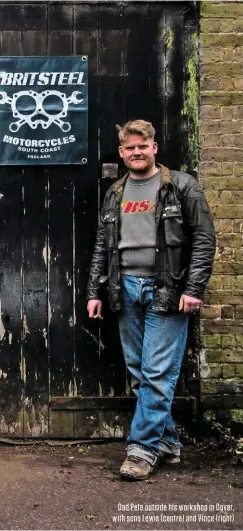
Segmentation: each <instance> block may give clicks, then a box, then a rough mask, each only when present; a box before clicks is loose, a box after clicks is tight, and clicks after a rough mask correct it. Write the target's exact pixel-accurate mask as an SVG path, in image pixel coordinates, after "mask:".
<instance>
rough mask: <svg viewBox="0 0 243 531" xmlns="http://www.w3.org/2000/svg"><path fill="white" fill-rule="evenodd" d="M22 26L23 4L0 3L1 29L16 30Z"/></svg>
mask: <svg viewBox="0 0 243 531" xmlns="http://www.w3.org/2000/svg"><path fill="white" fill-rule="evenodd" d="M21 26H22V6H21V5H17V4H15V5H9V3H8V2H1V4H0V31H16V30H17V29H20V27H21Z"/></svg>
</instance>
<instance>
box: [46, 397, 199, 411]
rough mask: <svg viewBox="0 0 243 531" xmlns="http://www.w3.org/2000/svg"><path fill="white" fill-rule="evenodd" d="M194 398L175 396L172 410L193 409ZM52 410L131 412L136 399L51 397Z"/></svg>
mask: <svg viewBox="0 0 243 531" xmlns="http://www.w3.org/2000/svg"><path fill="white" fill-rule="evenodd" d="M194 402H195V398H194V397H193V396H183V397H181V396H179V397H178V396H177V397H175V399H174V401H173V409H174V410H180V409H183V408H186V409H187V410H189V409H191V408H193V407H194ZM49 405H50V408H51V409H53V410H56V409H58V410H69V409H70V410H73V411H85V410H87V411H89V410H98V411H132V410H133V408H134V407H135V405H136V398H135V397H133V396H130V397H128V396H112V397H110V396H105V397H103V396H96V397H94V396H90V397H79V396H74V397H71V398H69V397H65V396H63V397H61V396H53V397H52V398H51V399H50V402H49Z"/></svg>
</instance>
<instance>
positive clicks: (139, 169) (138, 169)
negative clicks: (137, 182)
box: [128, 159, 153, 175]
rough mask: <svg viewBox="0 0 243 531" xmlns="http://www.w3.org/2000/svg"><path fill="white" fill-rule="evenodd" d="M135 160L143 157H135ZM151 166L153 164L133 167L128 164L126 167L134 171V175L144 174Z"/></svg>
mask: <svg viewBox="0 0 243 531" xmlns="http://www.w3.org/2000/svg"><path fill="white" fill-rule="evenodd" d="M136 160H143V159H136ZM152 166H153V164H147V165H146V166H145V167H144V168H133V167H132V166H128V169H129V170H130V171H131V172H132V173H134V175H145V174H146V173H148V172H149V171H150V170H151V168H152Z"/></svg>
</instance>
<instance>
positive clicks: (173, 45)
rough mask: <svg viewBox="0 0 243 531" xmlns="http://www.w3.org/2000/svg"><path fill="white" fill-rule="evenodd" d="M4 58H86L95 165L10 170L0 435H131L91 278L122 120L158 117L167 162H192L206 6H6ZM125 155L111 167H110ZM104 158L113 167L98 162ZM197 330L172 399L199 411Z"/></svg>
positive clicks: (4, 215) (1, 242)
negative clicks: (95, 315)
mask: <svg viewBox="0 0 243 531" xmlns="http://www.w3.org/2000/svg"><path fill="white" fill-rule="evenodd" d="M0 31H1V49H0V52H1V55H4V56H9V55H20V56H26V55H50V56H51V55H53V56H56V55H59V56H62V55H88V58H89V157H88V160H89V162H88V165H87V166H86V167H83V166H80V167H77V166H75V167H72V166H70V167H66V166H56V167H48V166H46V167H43V166H42V167H38V166H29V167H10V166H9V167H8V166H5V167H3V166H2V167H0V234H1V237H0V257H1V259H0V288H1V291H0V294H1V320H0V401H1V415H0V434H2V435H8V436H12V437H77V438H80V437H107V436H108V437H109V436H122V435H123V434H125V433H126V431H127V427H128V423H129V415H130V411H131V409H132V407H133V405H132V404H133V399H132V398H130V392H129V385H128V382H127V376H126V371H125V367H124V363H123V359H122V354H121V348H120V342H119V336H118V330H117V323H116V319H115V316H114V315H112V314H110V312H109V311H108V309H107V310H106V319H105V321H104V323H102V325H101V327H100V328H98V325H97V323H93V322H92V321H90V320H89V319H88V316H87V312H86V285H87V278H88V271H89V264H90V260H91V255H92V249H93V245H94V239H95V234H96V227H97V222H98V216H99V208H100V204H101V202H102V198H103V196H104V193H105V191H106V189H107V187H108V186H110V184H111V183H112V178H110V177H109V175H111V177H112V176H115V177H118V176H119V175H120V173H121V172H122V168H120V163H119V161H118V153H117V136H116V130H115V125H116V124H117V123H118V124H121V123H122V122H124V121H126V120H129V119H134V118H144V119H146V120H150V121H152V123H153V124H154V126H155V128H156V131H157V140H158V143H159V155H158V160H160V161H161V162H163V163H164V164H167V165H169V166H170V167H171V168H174V169H180V168H182V169H189V170H190V171H194V172H196V166H197V158H198V140H197V130H198V83H197V37H198V10H197V8H196V7H195V6H194V3H193V2H173V3H171V2H170V3H168V2H165V3H163V2H139V3H137V2H134V3H133V2H131V1H128V2H122V3H118V2H109V3H102V2H99V1H97V2H87V3H85V2H78V1H76V2H75V1H73V2H72V1H70V2H68V3H67V2H58V3H57V2H51V1H50V2H47V1H46V2H45V1H43V2H37V1H36V2H35V1H33V2H32V3H29V2H28V3H25V2H24V1H23V2H18V1H15V2H11V1H5V2H4V1H3V2H1V5H0ZM107 163H108V164H117V163H119V165H118V170H117V171H116V167H114V166H113V167H111V168H112V171H113V170H114V168H115V175H113V174H112V172H111V174H109V173H107V171H106V169H107V167H106V166H104V164H107ZM102 169H103V171H102ZM197 330H198V328H197V327H195V326H192V327H191V334H190V344H189V349H188V354H187V356H186V358H185V364H184V369H183V373H182V377H181V380H180V383H179V385H178V388H177V398H176V400H175V409H178V411H179V412H180V414H188V411H189V412H190V414H191V412H192V411H193V410H195V409H194V408H195V401H196V398H197V393H198V373H197V363H196V352H197V345H198V335H197Z"/></svg>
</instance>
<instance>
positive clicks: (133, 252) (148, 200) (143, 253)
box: [118, 171, 160, 277]
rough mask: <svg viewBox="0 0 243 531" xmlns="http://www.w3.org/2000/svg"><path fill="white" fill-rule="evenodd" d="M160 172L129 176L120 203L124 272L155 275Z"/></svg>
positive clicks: (122, 264) (121, 259) (121, 250)
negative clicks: (156, 211) (156, 215)
mask: <svg viewBox="0 0 243 531" xmlns="http://www.w3.org/2000/svg"><path fill="white" fill-rule="evenodd" d="M159 184H160V171H157V172H156V173H155V174H154V175H153V176H152V177H149V178H147V179H132V178H131V177H128V179H127V181H126V185H125V188H124V192H123V197H122V202H121V206H120V238H119V244H118V248H119V252H120V264H121V272H122V274H126V275H134V276H142V277H144V276H153V275H154V262H155V246H156V231H155V204H156V194H157V190H158V188H159Z"/></svg>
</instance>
